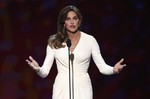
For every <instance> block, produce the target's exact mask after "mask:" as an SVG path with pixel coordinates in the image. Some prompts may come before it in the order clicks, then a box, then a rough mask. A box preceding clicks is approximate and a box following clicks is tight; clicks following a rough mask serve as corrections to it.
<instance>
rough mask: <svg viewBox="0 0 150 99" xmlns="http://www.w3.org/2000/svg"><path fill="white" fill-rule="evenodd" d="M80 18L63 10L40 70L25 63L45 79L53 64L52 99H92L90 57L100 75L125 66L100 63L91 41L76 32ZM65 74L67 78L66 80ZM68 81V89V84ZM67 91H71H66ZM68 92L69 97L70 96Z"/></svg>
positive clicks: (77, 13)
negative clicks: (55, 70)
mask: <svg viewBox="0 0 150 99" xmlns="http://www.w3.org/2000/svg"><path fill="white" fill-rule="evenodd" d="M81 21H82V16H81V14H80V11H79V9H78V8H76V7H74V6H66V7H65V8H63V9H62V10H61V12H60V14H59V16H58V20H57V33H56V34H55V35H53V36H51V37H50V38H49V42H48V46H47V53H46V57H45V60H44V63H43V65H42V66H39V65H38V63H37V62H36V61H35V60H34V59H33V58H32V57H31V56H29V59H27V60H26V62H27V63H28V64H29V65H30V66H31V67H32V68H33V69H34V70H35V71H36V72H37V74H38V75H40V76H41V77H43V78H44V77H46V76H47V75H48V74H49V71H50V69H51V67H52V64H53V61H54V59H55V60H56V64H57V70H58V74H57V76H56V79H55V82H54V86H53V99H69V97H72V98H74V99H92V98H93V92H92V84H91V80H90V77H89V74H88V72H87V71H88V68H89V64H90V59H91V56H92V58H93V60H94V62H95V64H96V66H97V67H98V69H99V71H100V72H101V73H102V74H106V75H110V74H114V73H119V72H120V70H122V68H123V67H124V66H126V64H122V63H123V60H124V59H121V60H120V61H119V62H117V63H116V64H115V66H114V67H112V66H109V65H107V64H106V63H105V61H104V60H103V58H102V56H101V53H100V49H99V45H98V43H97V41H96V40H95V38H94V37H93V36H91V35H89V34H86V33H84V32H82V31H80V30H79V27H80V24H81ZM68 39H70V40H71V46H70V50H69V51H70V53H72V54H73V55H74V60H73V68H71V67H70V68H71V69H69V60H68V59H69V55H68V47H67V43H66V42H67V40H68ZM69 70H73V72H74V73H72V72H71V74H70V75H71V76H69ZM69 77H71V78H69ZM72 77H73V78H72ZM70 79H71V86H69V85H70V83H69V80H70ZM70 87H71V90H70ZM70 92H71V93H70Z"/></svg>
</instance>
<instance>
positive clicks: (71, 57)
mask: <svg viewBox="0 0 150 99" xmlns="http://www.w3.org/2000/svg"><path fill="white" fill-rule="evenodd" d="M70 60H71V65H72V99H74V69H73V60H74V54H73V53H71V54H70Z"/></svg>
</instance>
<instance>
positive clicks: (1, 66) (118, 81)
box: [0, 0, 150, 99]
mask: <svg viewBox="0 0 150 99" xmlns="http://www.w3.org/2000/svg"><path fill="white" fill-rule="evenodd" d="M70 4H71V5H75V6H77V7H78V8H79V9H80V10H81V13H82V15H83V23H82V25H81V30H82V31H84V32H86V33H88V34H91V35H93V36H94V37H95V38H96V39H97V41H98V43H99V45H100V49H101V53H102V56H103V58H104V60H105V61H106V63H107V64H109V65H112V66H113V65H114V64H115V63H116V62H118V61H119V60H120V59H121V58H122V57H123V58H124V59H125V63H126V64H127V66H126V67H125V68H124V70H123V71H122V72H120V73H119V74H116V75H109V76H107V75H102V74H101V73H99V71H98V69H97V67H96V66H95V64H94V63H93V60H91V65H90V68H89V73H90V76H91V80H92V84H93V91H94V99H148V97H149V94H150V63H149V59H150V58H149V51H150V47H149V46H150V44H149V43H150V20H149V18H150V14H149V12H150V3H149V0H0V99H51V97H52V88H53V83H54V79H55V76H56V73H57V70H56V65H55V63H54V64H53V67H52V69H51V71H50V74H49V75H48V77H47V78H44V79H43V78H40V77H39V76H38V75H37V74H36V73H35V71H33V70H32V69H31V68H30V67H29V66H28V65H27V63H26V62H25V60H26V59H27V58H28V56H29V55H32V56H33V57H34V58H35V59H36V60H37V61H38V62H39V64H40V65H42V63H43V60H44V58H45V51H46V46H47V40H48V37H49V36H50V35H52V34H54V33H56V22H57V16H58V14H59V12H60V10H61V9H62V8H63V7H65V6H66V5H70ZM87 43H88V41H87ZM83 47H84V46H83ZM146 97H147V98H146ZM149 98H150V97H149Z"/></svg>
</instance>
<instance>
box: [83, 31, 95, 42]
mask: <svg viewBox="0 0 150 99" xmlns="http://www.w3.org/2000/svg"><path fill="white" fill-rule="evenodd" d="M81 35H82V38H83V39H88V40H95V37H94V36H92V35H90V34H87V33H85V32H82V31H81Z"/></svg>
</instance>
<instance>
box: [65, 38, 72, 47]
mask: <svg viewBox="0 0 150 99" xmlns="http://www.w3.org/2000/svg"><path fill="white" fill-rule="evenodd" d="M66 43H67V46H68V47H71V40H70V39H68V40H67V42H66Z"/></svg>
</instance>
